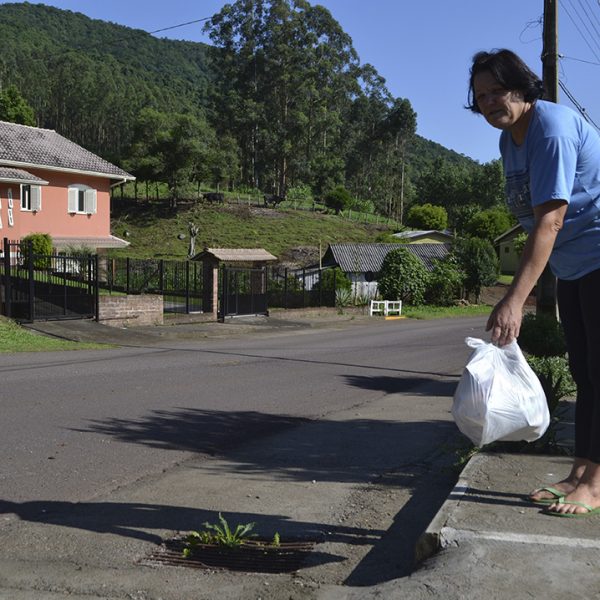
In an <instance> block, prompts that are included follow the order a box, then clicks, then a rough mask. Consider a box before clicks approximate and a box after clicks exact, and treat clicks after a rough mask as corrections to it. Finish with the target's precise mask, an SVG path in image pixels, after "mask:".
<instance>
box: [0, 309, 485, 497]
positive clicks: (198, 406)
mask: <svg viewBox="0 0 600 600" xmlns="http://www.w3.org/2000/svg"><path fill="white" fill-rule="evenodd" d="M483 326H484V319H483V318H472V319H456V320H439V321H408V320H402V321H386V322H381V321H378V322H377V323H374V324H372V325H370V324H369V325H357V326H354V327H350V328H348V329H344V330H327V329H325V330H308V331H301V332H295V333H282V334H278V335H273V336H268V337H265V336H262V337H259V338H252V337H243V338H239V339H230V340H204V341H201V342H192V341H185V342H168V343H165V344H162V345H161V346H160V347H157V346H153V347H148V348H120V349H112V350H101V351H75V352H61V353H24V354H14V355H0V378H1V379H0V382H1V383H0V404H1V406H2V418H1V419H0V452H1V453H2V457H3V460H2V462H1V465H0V497H1V498H2V499H3V500H7V501H13V502H24V501H35V500H42V499H43V500H46V501H52V500H61V499H68V500H70V501H77V500H79V501H82V500H90V499H93V498H94V497H95V496H98V495H101V494H104V493H107V492H109V491H110V490H114V489H117V488H119V487H120V486H123V485H126V484H128V483H131V482H133V481H135V480H137V479H139V478H142V477H144V476H146V475H149V474H153V473H159V472H161V471H164V470H167V469H168V468H169V467H170V466H173V465H175V464H178V463H182V462H184V461H185V460H186V459H188V458H190V457H196V458H198V457H201V456H202V455H203V454H205V455H211V456H215V455H217V456H218V455H220V454H221V453H223V452H224V451H226V450H227V449H231V448H236V449H240V448H243V445H244V444H245V443H248V442H250V441H252V440H256V439H257V438H258V437H261V436H265V435H267V434H270V433H274V432H280V431H282V430H284V429H286V428H293V427H294V426H295V425H298V424H301V423H305V422H306V421H307V420H320V419H326V418H327V415H328V414H331V413H336V412H340V411H343V410H347V409H349V408H351V407H355V406H356V407H360V406H365V405H368V404H369V403H370V402H373V401H376V400H379V399H381V398H382V397H384V396H386V395H387V394H390V393H411V394H415V393H417V392H418V390H419V388H420V387H422V386H424V385H426V386H429V388H428V389H430V390H431V389H433V388H431V385H432V383H433V384H434V386H435V390H436V394H437V395H440V396H451V395H452V393H453V391H454V387H455V385H456V383H457V381H458V377H459V375H460V373H461V372H462V369H463V367H464V364H465V362H466V359H467V356H468V354H469V349H468V348H467V347H466V345H465V344H464V338H465V337H466V336H476V337H477V336H484V335H485V334H484V333H483ZM415 410H418V407H415Z"/></svg>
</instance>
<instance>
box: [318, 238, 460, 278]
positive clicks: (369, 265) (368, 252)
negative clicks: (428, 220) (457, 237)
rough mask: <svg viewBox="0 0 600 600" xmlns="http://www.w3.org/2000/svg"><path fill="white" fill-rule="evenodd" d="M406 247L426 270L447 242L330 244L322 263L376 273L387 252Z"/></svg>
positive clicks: (442, 254) (444, 250)
mask: <svg viewBox="0 0 600 600" xmlns="http://www.w3.org/2000/svg"><path fill="white" fill-rule="evenodd" d="M397 248H406V250H408V251H410V252H412V253H413V254H414V255H415V256H417V257H418V258H420V259H421V260H422V261H423V263H424V264H425V267H426V268H427V269H428V270H431V269H432V268H433V264H434V261H435V260H436V259H442V258H444V257H445V256H446V255H447V254H448V251H449V248H450V246H449V244H331V245H330V246H329V248H328V249H327V252H326V253H325V256H324V257H323V264H324V265H327V266H330V265H337V266H339V267H340V269H342V271H344V272H345V273H366V272H368V271H372V272H373V273H377V272H378V271H380V270H381V265H382V264H383V259H384V258H385V257H386V256H387V254H388V252H391V251H392V250H396V249H397Z"/></svg>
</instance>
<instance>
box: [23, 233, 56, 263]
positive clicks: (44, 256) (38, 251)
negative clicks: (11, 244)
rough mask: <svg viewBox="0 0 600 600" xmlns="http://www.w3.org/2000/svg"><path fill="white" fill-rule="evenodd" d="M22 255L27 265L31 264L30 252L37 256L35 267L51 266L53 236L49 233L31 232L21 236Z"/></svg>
mask: <svg viewBox="0 0 600 600" xmlns="http://www.w3.org/2000/svg"><path fill="white" fill-rule="evenodd" d="M20 249H21V255H22V256H23V259H24V264H25V266H27V267H28V266H29V252H30V249H31V253H32V254H33V255H34V256H36V259H35V261H34V263H33V267H34V268H35V269H48V268H50V262H51V261H50V255H51V254H52V238H51V237H50V234H48V233H30V234H29V235H26V236H25V237H23V238H21V244H20Z"/></svg>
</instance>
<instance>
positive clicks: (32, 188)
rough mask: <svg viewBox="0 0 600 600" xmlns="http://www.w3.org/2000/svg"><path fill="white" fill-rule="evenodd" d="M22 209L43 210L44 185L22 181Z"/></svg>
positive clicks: (26, 210)
mask: <svg viewBox="0 0 600 600" xmlns="http://www.w3.org/2000/svg"><path fill="white" fill-rule="evenodd" d="M20 193H21V210H22V211H25V212H39V211H40V210H42V186H41V185H31V184H29V183H22V184H21V185H20Z"/></svg>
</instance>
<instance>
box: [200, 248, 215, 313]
mask: <svg viewBox="0 0 600 600" xmlns="http://www.w3.org/2000/svg"><path fill="white" fill-rule="evenodd" d="M202 277H203V283H202V311H203V312H205V313H212V316H213V317H214V319H215V321H216V320H217V318H218V314H217V313H218V308H219V261H218V260H216V259H213V258H210V257H206V258H205V259H204V260H203V262H202Z"/></svg>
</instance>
